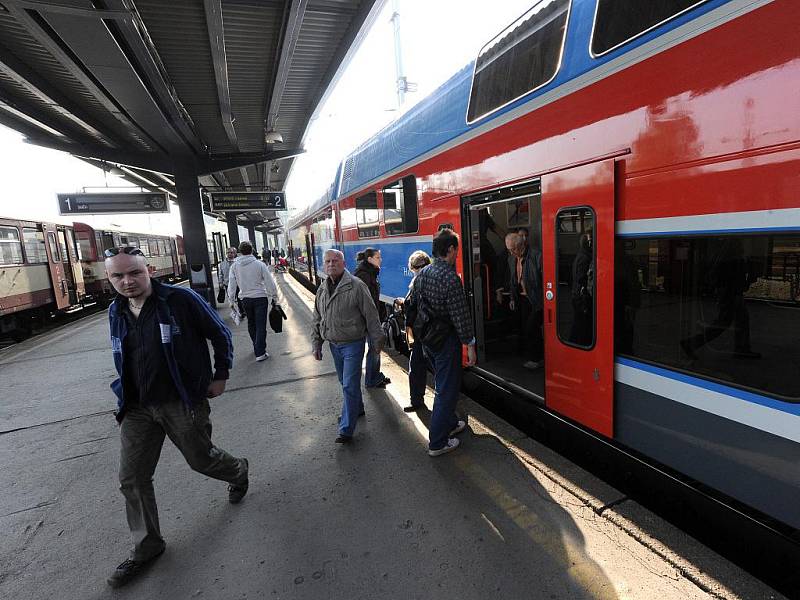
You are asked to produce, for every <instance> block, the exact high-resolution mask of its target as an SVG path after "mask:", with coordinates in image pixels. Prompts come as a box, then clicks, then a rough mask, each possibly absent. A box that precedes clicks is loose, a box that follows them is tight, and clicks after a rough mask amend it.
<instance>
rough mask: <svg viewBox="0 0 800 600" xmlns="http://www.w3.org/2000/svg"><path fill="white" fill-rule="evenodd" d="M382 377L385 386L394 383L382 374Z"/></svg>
mask: <svg viewBox="0 0 800 600" xmlns="http://www.w3.org/2000/svg"><path fill="white" fill-rule="evenodd" d="M380 376H381V377H382V378H383V383H384V385H387V384H390V383H392V380H391V379H389V378H388V377H387V376H386V375H384V374H383V373H381V374H380Z"/></svg>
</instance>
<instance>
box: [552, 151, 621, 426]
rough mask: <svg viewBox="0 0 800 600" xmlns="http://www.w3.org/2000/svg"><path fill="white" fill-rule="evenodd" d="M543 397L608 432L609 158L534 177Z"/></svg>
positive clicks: (610, 412) (610, 355)
mask: <svg viewBox="0 0 800 600" xmlns="http://www.w3.org/2000/svg"><path fill="white" fill-rule="evenodd" d="M542 223H543V227H542V233H543V238H542V258H543V272H544V286H545V287H544V289H545V300H544V334H545V374H546V404H547V406H548V407H551V408H553V409H554V410H556V411H558V412H559V413H561V414H563V415H566V416H567V417H569V418H571V419H573V420H575V421H578V422H580V423H582V424H584V425H586V426H587V427H590V428H591V429H594V430H596V431H598V432H600V433H602V434H604V435H606V436H608V437H612V436H613V433H614V432H613V401H614V396H613V392H614V308H613V304H614V161H613V160H607V161H603V162H597V163H592V164H588V165H582V166H579V167H575V168H572V169H568V170H565V171H560V172H557V173H552V174H550V175H545V176H543V177H542Z"/></svg>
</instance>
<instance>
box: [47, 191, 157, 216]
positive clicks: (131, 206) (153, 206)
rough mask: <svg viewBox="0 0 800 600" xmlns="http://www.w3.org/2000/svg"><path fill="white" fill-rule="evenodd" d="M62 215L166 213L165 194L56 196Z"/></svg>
mask: <svg viewBox="0 0 800 600" xmlns="http://www.w3.org/2000/svg"><path fill="white" fill-rule="evenodd" d="M58 212H59V214H62V215H102V214H111V213H168V212H169V199H168V198H167V194H166V193H165V192H124V193H118V194H115V193H110V192H109V193H82V194H58Z"/></svg>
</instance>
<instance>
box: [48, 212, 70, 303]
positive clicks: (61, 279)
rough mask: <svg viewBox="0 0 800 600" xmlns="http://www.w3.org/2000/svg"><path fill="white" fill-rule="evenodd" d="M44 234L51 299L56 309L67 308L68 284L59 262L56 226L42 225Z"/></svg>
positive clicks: (62, 264)
mask: <svg viewBox="0 0 800 600" xmlns="http://www.w3.org/2000/svg"><path fill="white" fill-rule="evenodd" d="M42 233H43V234H44V240H45V244H44V248H45V252H46V253H47V266H48V268H49V269H50V280H51V283H52V286H53V287H52V290H53V298H54V300H55V303H56V307H57V308H59V309H61V308H67V307H69V305H70V302H69V283H68V282H67V277H66V275H65V273H64V263H62V262H61V250H60V249H59V245H58V226H57V225H54V224H52V223H42Z"/></svg>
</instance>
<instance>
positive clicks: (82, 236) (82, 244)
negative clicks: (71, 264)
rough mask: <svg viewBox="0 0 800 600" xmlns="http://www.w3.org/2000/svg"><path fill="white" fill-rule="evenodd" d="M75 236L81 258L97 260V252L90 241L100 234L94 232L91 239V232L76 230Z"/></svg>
mask: <svg viewBox="0 0 800 600" xmlns="http://www.w3.org/2000/svg"><path fill="white" fill-rule="evenodd" d="M75 237H77V239H78V254H79V256H80V258H81V260H87V261H89V260H97V253H96V252H95V249H94V248H93V247H92V242H93V241H95V240H96V239H97V238H99V237H100V234H99V233H95V234H94V240H93V239H92V234H91V233H89V232H88V231H77V232H76V233H75Z"/></svg>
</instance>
